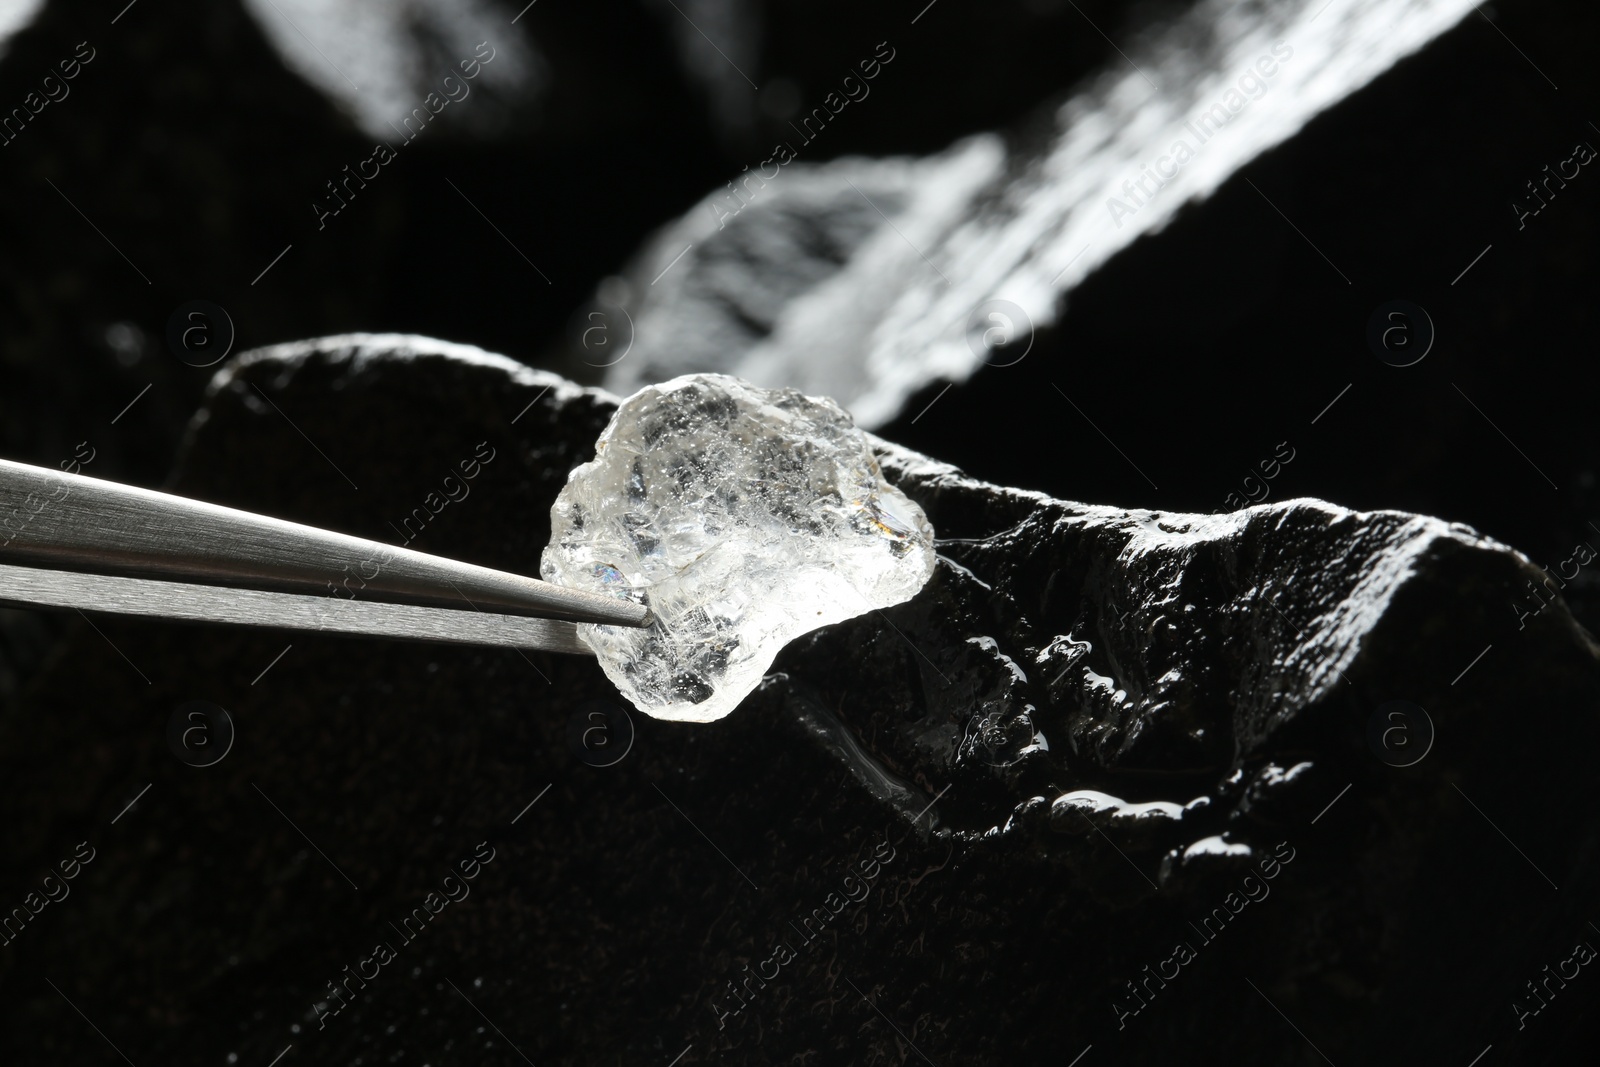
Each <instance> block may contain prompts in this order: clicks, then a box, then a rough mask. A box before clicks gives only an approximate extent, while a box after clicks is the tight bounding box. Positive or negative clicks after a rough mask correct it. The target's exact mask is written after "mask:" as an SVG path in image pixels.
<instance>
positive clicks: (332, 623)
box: [0, 460, 651, 655]
mask: <svg viewBox="0 0 1600 1067" xmlns="http://www.w3.org/2000/svg"><path fill="white" fill-rule="evenodd" d="M0 603H12V604H21V605H24V606H29V607H44V608H59V609H76V610H78V611H80V612H84V611H96V612H110V613H113V614H119V615H143V616H150V617H154V618H161V619H176V620H182V621H188V622H202V623H232V624H237V625H244V626H268V627H278V628H283V629H292V630H320V631H323V632H326V633H342V634H370V635H375V636H380V637H389V638H404V639H414V640H423V641H449V642H456V643H460V644H474V645H498V646H502V647H512V648H537V649H544V650H546V651H551V652H569V653H573V654H577V655H593V652H592V651H591V650H590V648H589V647H588V646H587V645H585V644H584V643H583V642H582V641H580V640H579V639H578V630H577V625H576V624H577V623H580V622H586V623H604V624H609V625H613V626H648V625H649V624H650V621H651V616H650V611H649V609H648V608H647V607H645V606H644V605H642V604H638V603H636V602H634V601H632V600H625V599H622V598H620V597H611V596H606V595H604V594H600V593H591V592H586V591H583V590H577V589H566V588H563V587H561V586H557V585H552V584H550V583H548V582H542V581H539V580H538V579H535V578H527V577H523V576H522V575H518V574H511V573H509V572H506V571H498V570H493V569H490V568H488V567H479V566H475V565H473V564H471V563H462V562H459V561H457V560H452V559H445V558H443V557H440V556H430V555H427V554H425V553H422V552H414V551H412V550H410V549H406V548H399V547H396V546H394V545H386V544H384V543H382V542H380V541H369V540H366V539H365V538H361V537H350V536H347V535H345V534H340V533H333V532H331V531H328V530H322V529H318V528H316V527H314V526H304V525H301V524H300V523H295V522H286V521H284V520H282V519H273V518H268V517H267V516H265V515H257V514H253V513H251V512H248V511H238V510H235V509H234V508H226V507H220V506H218V505H216V504H207V503H203V502H201V501H198V500H190V499H188V498H186V497H181V496H174V495H172V494H169V493H158V492H154V491H152V490H148V489H138V488H135V487H133V486H128V485H120V484H118V483H116V482H108V481H104V480H102V479H99V478H90V477H87V476H85V475H82V474H73V473H68V472H66V471H60V470H51V469H49V468H47V467H34V466H29V465H27V464H24V463H13V462H11V461H9V460H0Z"/></svg>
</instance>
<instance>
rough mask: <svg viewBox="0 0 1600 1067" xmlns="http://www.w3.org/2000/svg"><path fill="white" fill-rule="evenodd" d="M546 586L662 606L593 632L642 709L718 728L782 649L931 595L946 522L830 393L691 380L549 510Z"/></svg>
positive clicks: (710, 377)
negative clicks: (928, 512) (896, 475)
mask: <svg viewBox="0 0 1600 1067" xmlns="http://www.w3.org/2000/svg"><path fill="white" fill-rule="evenodd" d="M550 520H551V522H550V525H551V538H550V545H549V547H547V548H546V549H545V550H544V557H543V560H542V561H541V566H540V572H541V574H542V575H543V576H544V578H545V580H546V581H550V582H555V583H557V584H560V585H565V586H570V587H574V588H579V589H590V590H594V591H597V592H604V593H610V594H612V595H614V596H623V597H629V598H631V599H633V600H637V601H639V602H641V603H645V604H648V605H649V606H650V608H651V611H652V612H653V613H654V615H655V622H654V624H653V625H651V626H648V627H645V628H643V629H636V628H629V627H622V626H589V625H583V626H579V628H578V632H579V634H580V635H581V636H582V638H583V640H584V641H585V642H586V643H587V644H588V645H589V646H590V647H591V648H593V649H594V650H595V653H596V655H597V656H598V657H599V660H600V667H601V669H602V670H604V671H605V673H606V676H607V677H609V678H610V679H611V680H612V682H614V683H615V684H616V686H617V688H618V689H619V690H621V691H622V693H623V695H625V696H626V697H627V698H628V699H629V700H631V701H632V702H633V703H634V705H635V706H636V707H638V708H639V709H640V710H641V711H643V712H645V713H647V714H649V715H653V716H655V717H657V718H661V719H675V720H680V721H685V722H711V721H712V720H714V719H720V718H722V717H723V716H724V715H726V714H728V713H729V712H730V711H732V710H733V709H734V708H735V707H737V706H738V704H739V702H740V701H741V700H743V699H744V698H745V696H747V695H748V694H749V693H750V692H751V691H752V690H753V689H755V687H756V686H757V685H758V684H760V682H761V678H762V675H764V674H765V673H766V672H767V669H768V668H769V667H771V666H772V661H773V659H774V657H776V656H777V654H778V652H779V650H780V649H782V648H783V646H784V645H786V644H788V643H789V642H790V641H793V640H794V639H795V638H797V637H799V636H800V635H801V634H804V633H808V632H810V631H812V630H815V629H817V628H818V627H822V626H827V625H829V624H831V623H836V622H841V621H843V620H845V619H849V618H853V617H855V616H857V615H861V614H864V613H865V612H867V611H870V610H872V609H874V608H884V607H888V606H890V605H891V604H899V603H901V602H902V601H905V600H909V599H910V598H911V597H912V596H914V595H916V593H917V591H918V590H919V589H921V588H922V587H923V585H924V584H926V583H927V581H928V578H929V576H930V575H932V573H933V565H934V549H933V529H932V527H931V526H929V524H928V519H927V516H925V515H924V514H923V513H922V509H921V508H919V507H917V505H916V504H914V503H912V502H911V500H910V499H908V498H907V497H906V496H905V494H903V493H901V492H900V491H899V490H898V489H896V488H894V487H893V486H891V485H889V484H888V483H887V482H886V481H884V479H883V473H882V472H881V471H880V470H879V469H878V462H877V460H876V459H875V458H874V457H873V454H872V449H871V447H870V446H869V445H868V443H867V439H866V435H865V434H863V433H862V432H861V431H860V430H859V429H857V428H856V425H855V423H854V422H853V421H852V420H851V418H850V416H849V415H848V414H846V413H845V412H844V410H843V409H841V408H840V407H839V405H837V404H835V403H834V402H833V401H832V400H827V399H823V398H819V397H810V396H805V395H804V394H802V393H800V392H798V391H797V390H794V389H771V390H768V389H759V388H756V387H755V386H753V385H750V384H749V383H748V382H743V381H740V380H739V379H737V378H730V377H728V376H726V375H721V374H692V375H686V376H684V377H682V378H674V379H673V380H672V381H669V382H664V383H662V384H660V385H654V386H649V387H647V388H645V389H643V390H641V391H640V392H638V393H636V394H634V395H633V396H632V397H629V398H628V399H627V400H626V401H624V402H623V404H622V406H621V407H620V408H618V409H617V412H616V414H615V415H613V416H612V419H611V424H610V425H609V426H607V427H606V429H605V432H604V433H602V434H601V435H600V440H599V443H598V444H597V446H596V455H595V458H594V460H593V461H592V462H590V463H585V464H583V465H582V466H580V467H577V468H576V469H574V470H573V471H572V473H571V475H570V476H569V477H568V479H567V484H566V486H565V488H563V489H562V490H561V493H560V495H559V496H558V497H557V498H556V502H555V506H554V507H553V508H551V510H550Z"/></svg>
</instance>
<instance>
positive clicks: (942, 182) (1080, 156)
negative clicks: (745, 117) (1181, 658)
mask: <svg viewBox="0 0 1600 1067" xmlns="http://www.w3.org/2000/svg"><path fill="white" fill-rule="evenodd" d="M1472 8H1473V4H1472V2H1471V0H1285V2H1283V3H1277V4H1264V3H1246V4H1241V3H1238V0H1201V2H1199V3H1197V4H1196V5H1195V6H1194V8H1192V9H1191V10H1190V11H1188V12H1187V13H1185V14H1184V15H1182V16H1180V17H1179V18H1178V19H1177V20H1176V21H1174V22H1172V23H1170V24H1168V25H1166V26H1161V27H1156V28H1154V29H1152V30H1151V31H1150V32H1149V33H1148V34H1146V35H1145V38H1144V43H1143V44H1141V45H1138V46H1135V45H1131V44H1130V49H1131V51H1130V53H1129V54H1130V55H1131V56H1132V61H1131V62H1132V63H1137V64H1138V67H1137V68H1135V67H1133V66H1132V65H1131V63H1130V61H1128V60H1123V59H1121V58H1116V57H1114V58H1113V60H1112V64H1111V66H1109V67H1108V68H1107V69H1106V71H1105V72H1104V73H1103V74H1102V75H1101V76H1100V77H1099V78H1098V79H1096V80H1095V81H1094V82H1093V83H1092V84H1089V85H1088V86H1086V87H1083V88H1081V89H1079V90H1078V91H1076V92H1074V93H1073V94H1072V95H1071V96H1070V98H1068V99H1067V100H1066V102H1065V103H1064V104H1062V105H1061V106H1060V107H1059V108H1057V109H1056V111H1055V114H1054V116H1053V122H1052V124H1051V125H1052V128H1051V129H1049V130H1048V132H1047V134H1046V135H1045V136H1044V137H1042V138H1041V137H1039V136H1036V135H1033V134H1032V133H1031V132H1030V133H1029V134H1028V135H1027V136H1017V137H1014V138H1011V139H1009V140H1008V139H1003V138H1002V137H1000V136H999V135H997V134H983V135H980V136H977V137H972V138H967V139H965V140H963V141H961V142H959V143H957V144H955V145H953V146H951V147H950V148H949V149H947V150H946V151H944V152H942V153H940V154H938V155H934V156H929V157H926V158H922V159H903V158H902V159H883V160H863V159H841V160H837V161H834V162H832V163H826V164H821V165H816V164H812V163H809V162H807V150H806V148H805V142H804V141H803V139H802V138H801V137H799V136H798V135H797V136H796V138H795V140H794V141H793V142H792V149H793V151H794V152H795V153H796V155H797V156H798V161H796V162H792V163H788V164H787V165H785V166H782V167H781V169H778V170H777V176H776V177H774V178H772V179H771V180H770V181H766V180H765V179H766V177H768V176H770V175H772V174H773V173H774V170H775V169H777V168H774V167H765V168H763V167H762V166H758V165H751V166H750V167H748V168H747V170H746V171H742V172H740V173H739V174H737V175H734V176H733V178H734V183H733V185H732V186H731V187H723V188H718V189H716V190H714V191H713V192H712V193H711V195H709V196H708V197H707V198H706V199H705V201H703V202H702V203H700V204H698V205H696V206H695V207H694V208H692V209H691V210H690V211H689V212H688V214H687V215H685V216H684V217H683V218H682V219H680V220H678V221H677V222H675V223H673V224H671V225H670V226H668V227H666V228H665V229H663V231H662V232H661V233H660V234H659V235H657V237H656V238H654V239H653V240H652V241H651V242H650V243H648V244H647V245H646V246H645V247H644V248H643V249H642V250H641V252H640V253H639V255H638V257H637V259H636V260H635V262H634V263H633V264H632V265H630V267H629V275H630V278H631V279H635V280H637V281H638V284H636V285H634V286H633V290H634V292H637V293H640V294H642V295H641V296H640V298H639V299H638V300H637V301H636V302H635V304H634V306H632V307H630V308H629V309H628V311H629V313H630V315H632V317H633V321H634V322H635V323H636V325H637V336H638V338H639V343H638V344H637V345H636V346H635V349H634V352H633V353H632V354H631V355H630V357H629V358H628V359H627V360H624V361H622V362H621V363H619V364H617V365H616V366H614V367H612V368H611V369H610V371H608V376H607V379H606V386H607V387H608V388H611V389H614V390H617V391H621V392H626V391H629V390H631V389H635V388H638V386H639V385H641V384H643V383H645V382H649V381H656V380H660V379H661V378H667V377H671V376H673V375H676V374H681V373H684V372H685V371H697V370H723V371H727V372H729V373H734V374H738V375H740V376H742V377H745V378H748V379H749V380H751V381H754V382H756V383H758V384H761V385H765V386H793V387H795V388H798V389H801V390H804V391H806V392H814V393H822V394H826V395H828V396H832V397H834V398H836V399H837V400H838V401H839V402H840V403H841V404H842V405H844V407H845V408H846V409H848V410H849V411H851V412H852V413H853V414H854V415H855V417H856V419H857V421H858V422H859V423H860V424H861V425H863V426H867V427H876V426H881V425H883V424H884V423H886V422H889V421H890V420H892V419H893V418H895V417H896V416H897V415H898V414H899V413H900V411H901V408H902V407H903V406H904V404H905V402H906V400H907V399H908V398H909V397H910V396H912V395H913V394H914V393H916V392H917V391H918V390H920V389H922V388H924V387H925V386H927V385H929V384H930V383H932V382H935V381H938V380H940V379H945V380H949V381H965V380H966V379H967V378H968V377H970V376H971V375H972V374H973V373H974V372H975V371H976V370H977V369H978V368H979V367H980V366H982V365H983V363H984V362H985V353H984V352H983V350H982V348H981V346H979V347H978V349H977V350H976V351H975V350H974V345H973V343H972V334H971V332H970V330H969V328H968V317H969V315H970V314H971V313H972V311H973V309H975V308H978V307H979V306H980V305H981V304H983V303H984V302H985V301H988V300H994V299H1004V300H1008V301H1011V302H1012V303H1014V304H1016V305H1018V306H1020V307H1021V308H1022V309H1023V310H1024V312H1025V313H1026V314H1027V316H1028V317H1029V319H1031V321H1032V325H1033V326H1034V327H1041V326H1045V325H1049V324H1050V323H1052V322H1054V321H1055V320H1056V319H1057V318H1058V317H1059V315H1060V313H1061V310H1062V306H1063V305H1062V297H1063V294H1065V293H1067V292H1069V291H1070V290H1072V289H1073V288H1074V287H1075V286H1077V285H1078V283H1079V282H1081V281H1082V280H1083V279H1084V278H1085V277H1087V276H1088V275H1089V274H1090V273H1092V272H1093V271H1094V270H1095V269H1096V268H1098V267H1099V266H1100V265H1101V264H1103V263H1105V262H1106V261H1107V260H1108V259H1110V258H1111V257H1112V256H1113V255H1114V254H1116V253H1117V252H1118V251H1120V250H1121V249H1123V248H1126V247H1127V246H1128V245H1130V244H1132V243H1133V241H1134V240H1135V239H1137V238H1138V237H1140V236H1142V235H1144V234H1146V233H1153V232H1157V231H1159V230H1161V229H1162V228H1163V227H1164V226H1165V225H1166V224H1167V223H1168V222H1170V221H1171V219H1172V217H1173V215H1174V214H1175V213H1176V212H1177V211H1178V209H1179V208H1180V207H1182V206H1183V205H1184V204H1185V203H1187V202H1189V201H1191V200H1196V199H1203V198H1205V197H1208V196H1210V195H1211V194H1212V193H1214V192H1215V191H1216V190H1217V188H1218V187H1219V186H1221V185H1222V184H1223V182H1225V181H1227V180H1228V179H1229V178H1230V177H1232V176H1233V175H1234V174H1235V173H1236V172H1237V171H1238V170H1239V169H1240V168H1242V167H1243V166H1244V165H1245V164H1247V163H1249V162H1250V161H1251V160H1252V159H1254V158H1256V157H1257V156H1258V155H1260V154H1261V153H1263V152H1265V151H1267V150H1268V149H1270V148H1272V147H1274V146H1276V145H1278V144H1280V143H1282V142H1283V141H1285V140H1287V139H1288V138H1290V137H1292V136H1294V135H1295V134H1296V133H1297V132H1299V131H1300V129H1301V128H1302V127H1304V126H1305V124H1306V123H1307V122H1309V121H1310V120H1311V119H1312V118H1313V117H1314V116H1316V115H1317V114H1318V113H1319V112H1321V111H1323V110H1325V109H1327V108H1329V107H1331V106H1333V105H1335V104H1337V103H1339V102H1340V101H1341V100H1343V99H1345V98H1346V97H1348V96H1349V95H1350V94H1352V93H1354V92H1355V91H1356V90H1358V89H1360V88H1361V87H1363V86H1364V85H1366V84H1367V83H1368V82H1370V81H1372V80H1373V79H1374V78H1376V77H1377V76H1378V75H1380V74H1382V73H1383V72H1384V71H1386V70H1388V69H1389V68H1390V67H1392V66H1393V65H1394V64H1395V63H1396V62H1398V61H1399V60H1400V59H1402V58H1404V57H1405V56H1407V55H1409V54H1411V53H1412V52H1415V51H1416V50H1418V49H1420V48H1422V47H1423V46H1424V45H1426V44H1427V43H1428V42H1429V41H1431V40H1432V39H1433V38H1435V37H1437V36H1438V35H1439V34H1441V33H1443V32H1444V31H1446V30H1448V29H1449V28H1450V27H1452V26H1453V25H1455V24H1456V23H1457V22H1458V21H1459V20H1460V19H1462V18H1463V17H1465V16H1466V15H1467V14H1468V13H1470V12H1471V10H1472ZM1274 46H1277V49H1278V50H1277V51H1276V52H1274ZM1263 57H1265V58H1266V59H1267V60H1268V62H1267V63H1266V64H1261V65H1259V66H1258V64H1260V62H1261V60H1262V59H1263ZM1266 71H1271V73H1266ZM884 77H886V78H887V77H890V74H889V73H885V75H884ZM860 106H862V107H872V106H875V105H874V104H872V103H871V102H867V103H863V104H861V105H860ZM1219 106H1220V107H1222V108H1223V112H1222V114H1225V115H1226V116H1227V117H1226V121H1225V122H1224V121H1222V120H1221V116H1220V115H1219V114H1218V112H1217V111H1216V109H1217V108H1218V107H1219ZM1207 115H1210V116H1212V119H1211V120H1210V122H1207V120H1206V116H1207ZM1186 124H1196V129H1198V131H1199V132H1198V134H1197V133H1194V132H1190V130H1189V128H1188V125H1186ZM1202 137H1204V141H1203V142H1202V141H1201V138H1202ZM1185 139H1186V140H1187V142H1188V143H1189V146H1190V148H1191V154H1190V155H1186V156H1184V158H1183V159H1181V160H1178V159H1174V158H1173V156H1174V145H1175V144H1176V143H1177V142H1178V141H1180V140H1185ZM1163 157H1167V162H1162V159H1163ZM1153 168H1160V170H1161V172H1162V177H1163V182H1162V184H1160V186H1159V190H1157V188H1156V186H1155V184H1154V182H1153V180H1152V179H1150V178H1147V177H1146V175H1147V174H1151V173H1153ZM751 175H759V177H757V178H754V179H752V178H751ZM1169 175H1170V176H1169ZM1141 179H1143V180H1144V181H1145V184H1144V186H1143V187H1142V191H1137V192H1136V193H1135V194H1134V195H1135V196H1137V202H1136V201H1135V200H1134V199H1132V198H1130V194H1129V192H1128V186H1130V185H1132V186H1133V187H1134V188H1135V190H1139V189H1140V187H1139V185H1138V183H1139V182H1140V181H1141ZM1268 195H1270V191H1268ZM732 196H738V197H739V200H738V201H736V202H733V203H734V204H735V205H738V204H742V205H743V206H742V207H740V208H739V210H738V213H737V215H736V216H735V217H734V218H732V219H731V221H730V220H729V219H728V218H727V215H728V212H729V211H730V210H731V208H730V207H728V206H726V205H728V204H729V203H730V198H731V197H732ZM1113 198H1116V199H1118V200H1120V201H1122V203H1123V204H1124V205H1125V206H1126V208H1128V209H1131V210H1127V211H1123V210H1120V209H1118V210H1114V209H1112V208H1111V206H1110V201H1111V200H1112V199H1113ZM1261 207H1262V210H1263V211H1265V212H1267V213H1269V214H1271V212H1272V208H1271V207H1270V206H1269V205H1267V204H1266V203H1263V204H1262V205H1261ZM880 211H881V212H882V214H881V215H880V214H879V212H880ZM687 245H693V250H692V252H691V253H690V254H689V255H688V256H687V257H686V258H685V259H684V260H683V261H682V262H681V263H678V264H677V265H676V266H675V267H674V268H673V270H672V272H671V273H670V274H668V275H666V276H665V277H664V278H662V280H661V283H660V284H659V285H657V286H655V287H653V288H652V287H651V286H649V285H648V284H647V283H649V282H650V280H651V279H652V278H653V277H655V275H656V274H657V273H658V272H659V271H660V270H661V268H662V267H663V266H665V265H666V263H667V262H668V261H669V260H671V259H672V258H673V257H674V256H676V255H677V254H678V253H680V252H682V251H683V249H684V247H685V246H687ZM1308 254H1309V250H1308ZM1335 280H1336V281H1337V279H1335ZM1007 340H1008V341H1012V342H1014V341H1016V338H1010V337H1008V338H1007ZM992 362H996V363H999V362H1003V361H1001V360H998V359H996V360H992Z"/></svg>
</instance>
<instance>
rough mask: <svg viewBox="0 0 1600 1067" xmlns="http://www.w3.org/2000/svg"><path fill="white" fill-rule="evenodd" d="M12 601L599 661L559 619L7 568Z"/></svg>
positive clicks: (1, 583) (1, 573)
mask: <svg viewBox="0 0 1600 1067" xmlns="http://www.w3.org/2000/svg"><path fill="white" fill-rule="evenodd" d="M5 601H14V602H18V603H22V604H26V605H29V606H32V607H47V608H77V609H79V610H80V611H105V612H110V613H112V614H116V615H145V616H153V617H156V618H161V619H177V620H180V621H190V622H206V623H218V622H220V623H234V624H239V625H246V626H272V627H278V628H282V629H286V630H317V631H320V632H323V633H340V634H371V635H375V636H379V637H388V638H396V639H401V640H415V641H448V642H452V643H456V644H470V645H495V646H499V647H502V648H538V649H543V650H545V651H546V652H568V653H572V654H575V655H580V656H592V655H594V651H593V650H592V649H590V648H589V646H587V645H585V644H584V643H583V642H582V641H580V640H579V639H578V627H577V624H576V623H570V622H556V621H554V620H551V619H533V618H527V617H525V616H521V615H495V614H491V613H489V612H479V611H473V610H472V609H471V608H464V609H460V610H458V609H455V608H430V607H422V606H418V605H414V604H380V603H373V602H367V601H360V600H340V599H338V598H336V597H327V596H300V595H298V594H296V593H273V592H267V591H264V590H260V589H229V588H227V587H225V586H217V585H189V584H186V583H183V582H163V581H155V580H152V579H149V578H119V577H115V576H112V575H103V574H74V573H73V572H71V571H55V570H41V569H38V568H34V567H13V566H8V565H6V564H0V602H5Z"/></svg>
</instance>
